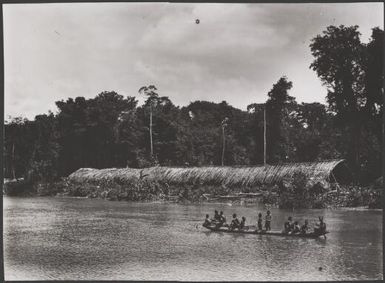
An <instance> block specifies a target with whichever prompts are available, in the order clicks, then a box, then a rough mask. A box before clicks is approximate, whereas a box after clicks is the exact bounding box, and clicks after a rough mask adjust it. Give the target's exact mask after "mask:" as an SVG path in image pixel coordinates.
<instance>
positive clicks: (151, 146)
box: [150, 103, 154, 158]
mask: <svg viewBox="0 0 385 283" xmlns="http://www.w3.org/2000/svg"><path fill="white" fill-rule="evenodd" d="M150 149H151V158H152V157H153V156H154V149H153V145H152V105H151V103H150Z"/></svg>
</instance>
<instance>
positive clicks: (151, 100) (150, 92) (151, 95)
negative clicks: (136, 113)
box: [138, 85, 159, 158]
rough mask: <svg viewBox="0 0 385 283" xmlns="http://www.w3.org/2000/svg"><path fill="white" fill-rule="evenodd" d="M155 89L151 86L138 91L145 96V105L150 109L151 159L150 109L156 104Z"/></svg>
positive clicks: (151, 150)
mask: <svg viewBox="0 0 385 283" xmlns="http://www.w3.org/2000/svg"><path fill="white" fill-rule="evenodd" d="M156 91H157V88H156V87H155V86H153V85H149V86H143V87H141V88H140V89H139V91H138V92H139V93H140V94H143V95H145V96H147V100H146V105H147V106H148V107H149V108H150V127H149V129H150V152H151V158H153V157H154V149H153V142H152V109H153V107H154V106H155V105H156V103H157V102H158V98H159V95H158V94H157V93H156Z"/></svg>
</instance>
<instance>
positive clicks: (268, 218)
mask: <svg viewBox="0 0 385 283" xmlns="http://www.w3.org/2000/svg"><path fill="white" fill-rule="evenodd" d="M265 229H266V231H270V230H271V214H270V210H268V211H267V212H266V216H265Z"/></svg>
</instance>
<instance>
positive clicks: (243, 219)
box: [239, 216, 246, 230]
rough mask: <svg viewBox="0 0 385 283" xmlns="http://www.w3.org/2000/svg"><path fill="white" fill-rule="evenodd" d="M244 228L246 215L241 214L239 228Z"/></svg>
mask: <svg viewBox="0 0 385 283" xmlns="http://www.w3.org/2000/svg"><path fill="white" fill-rule="evenodd" d="M245 228H246V217H244V216H242V220H241V223H240V224H239V230H243V229H245Z"/></svg>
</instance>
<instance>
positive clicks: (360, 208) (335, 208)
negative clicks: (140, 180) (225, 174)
mask: <svg viewBox="0 0 385 283" xmlns="http://www.w3.org/2000/svg"><path fill="white" fill-rule="evenodd" d="M3 197H6V198H12V199H18V198H20V199H24V198H58V199H89V200H101V201H108V202H126V203H143V204H152V203H158V204H177V205H208V204H213V205H226V204H227V205H229V206H251V205H252V203H239V202H234V203H231V202H210V201H200V202H192V201H170V200H149V201H129V200H128V201H116V200H109V199H103V198H90V197H87V196H84V197H83V196H62V195H37V194H35V195H19V196H10V195H5V194H4V195H3ZM258 203H259V204H261V205H266V204H264V203H262V202H258ZM254 204H255V203H254ZM270 208H275V209H286V210H287V209H288V208H280V207H278V206H274V205H272V206H271V207H270ZM293 209H294V210H301V209H306V210H308V209H310V210H332V211H338V210H340V211H382V210H383V208H369V207H368V206H358V207H352V206H330V207H324V208H293Z"/></svg>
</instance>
